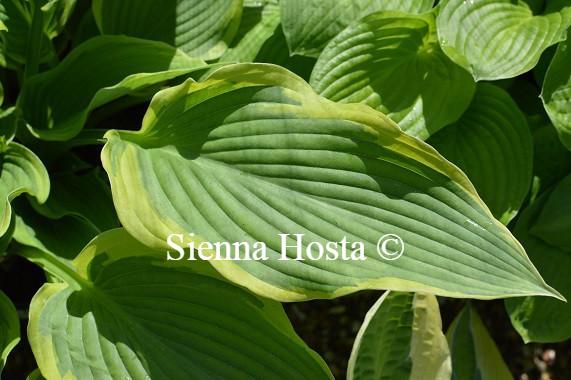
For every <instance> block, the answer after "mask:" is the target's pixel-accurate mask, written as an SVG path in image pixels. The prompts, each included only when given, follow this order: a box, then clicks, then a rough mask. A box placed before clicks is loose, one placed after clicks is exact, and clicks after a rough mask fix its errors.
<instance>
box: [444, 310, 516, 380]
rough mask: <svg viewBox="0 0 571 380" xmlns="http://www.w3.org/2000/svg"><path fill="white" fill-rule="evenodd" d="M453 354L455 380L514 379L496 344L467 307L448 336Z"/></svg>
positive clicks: (478, 318) (474, 313) (473, 312)
mask: <svg viewBox="0 0 571 380" xmlns="http://www.w3.org/2000/svg"><path fill="white" fill-rule="evenodd" d="M446 337H447V338H448V344H449V345H450V352H451V354H452V373H453V379H454V380H472V379H481V380H511V379H513V377H512V375H511V373H510V370H509V369H508V367H507V366H506V363H505V362H504V360H503V358H502V356H501V354H500V352H499V351H498V348H497V347H496V344H495V343H494V341H493V340H492V338H491V337H490V334H489V333H488V330H487V329H486V326H484V324H483V323H482V320H481V319H480V316H479V315H478V313H477V312H476V310H475V309H474V308H473V307H472V306H471V305H468V306H466V307H464V309H462V311H461V312H460V314H458V316H457V317H456V319H455V320H454V321H453V322H452V325H450V328H449V329H448V332H447V333H446Z"/></svg>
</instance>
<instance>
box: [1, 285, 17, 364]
mask: <svg viewBox="0 0 571 380" xmlns="http://www.w3.org/2000/svg"><path fill="white" fill-rule="evenodd" d="M19 341H20V320H19V318H18V312H17V311H16V308H15V307H14V304H12V301H10V299H9V298H8V297H7V296H6V295H5V294H4V292H2V291H1V290H0V375H1V374H2V369H3V368H4V364H5V363H6V358H7V357H8V354H10V351H12V349H13V348H14V346H16V345H17V344H18V342H19Z"/></svg>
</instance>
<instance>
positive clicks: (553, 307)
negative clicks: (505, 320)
mask: <svg viewBox="0 0 571 380" xmlns="http://www.w3.org/2000/svg"><path fill="white" fill-rule="evenodd" d="M570 179H571V177H567V179H566V182H567V186H568V184H569V180H570ZM560 186H561V185H560ZM560 190H562V189H560ZM555 191H557V190H555ZM554 195H555V197H554V199H551V198H552V197H553V196H554ZM568 198H569V195H568V194H567V201H568ZM558 200H561V199H559V197H557V195H556V194H555V192H551V193H548V194H545V195H544V196H543V197H540V198H539V199H538V200H537V201H536V202H535V203H534V204H533V205H532V206H530V207H529V208H527V209H526V210H525V211H524V212H523V213H522V215H521V217H520V218H519V219H518V223H517V225H516V228H515V234H516V236H517V237H518V239H520V241H521V242H522V244H523V245H524V247H526V249H527V250H528V251H529V253H530V257H531V259H532V260H533V262H534V263H535V264H536V265H537V267H538V268H539V269H540V270H541V273H542V274H544V275H545V277H546V278H547V279H548V280H549V281H551V282H552V283H553V285H554V286H557V288H558V289H560V290H561V292H562V294H563V295H564V296H567V297H571V279H570V278H569V276H568V270H569V268H570V267H571V251H570V250H567V251H565V250H563V249H561V248H558V247H557V246H554V245H551V244H549V243H547V242H546V241H544V240H542V239H540V238H538V237H537V236H534V234H533V233H530V230H531V231H533V228H534V227H535V226H536V225H538V217H540V215H541V214H542V212H544V211H545V206H546V204H547V203H548V202H552V203H555V202H556V201H558ZM557 206H559V207H561V208H562V209H563V210H564V209H565V208H566V207H568V205H567V204H566V203H564V202H559V203H557ZM539 226H541V223H539ZM564 234H565V235H566V236H568V230H567V231H565V233H564ZM506 308H507V310H508V313H509V315H510V318H511V321H512V325H513V326H514V327H515V329H516V330H517V331H518V333H519V334H520V335H521V337H522V338H523V340H524V341H525V342H526V343H527V342H559V341H563V340H566V339H569V338H570V337H571V305H570V304H569V303H565V302H560V301H558V302H552V301H546V300H543V299H541V298H538V297H525V298H518V299H514V300H508V301H506Z"/></svg>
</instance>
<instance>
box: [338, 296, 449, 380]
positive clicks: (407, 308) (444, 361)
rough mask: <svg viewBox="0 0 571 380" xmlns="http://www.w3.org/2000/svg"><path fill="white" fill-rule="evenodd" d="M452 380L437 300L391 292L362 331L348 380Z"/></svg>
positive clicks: (372, 311)
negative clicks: (372, 379)
mask: <svg viewBox="0 0 571 380" xmlns="http://www.w3.org/2000/svg"><path fill="white" fill-rule="evenodd" d="M450 375H451V364H450V352H449V351H448V344H447V342H446V338H445V336H444V334H443V333H442V321H441V319H440V312H439V310H438V302H437V300H436V297H434V296H432V295H420V294H412V293H398V292H386V293H385V294H384V295H383V296H382V297H381V298H380V299H379V300H378V301H377V302H376V303H375V304H374V305H373V306H372V307H371V309H370V310H369V312H368V313H367V316H366V317H365V321H364V322H363V324H362V326H361V328H360V329H359V333H358V334H357V338H356V339H355V343H354V345H353V350H352V352H351V358H350V359H349V366H348V370H347V379H348V380H360V379H363V380H365V379H371V378H374V379H410V380H420V379H434V380H446V379H450Z"/></svg>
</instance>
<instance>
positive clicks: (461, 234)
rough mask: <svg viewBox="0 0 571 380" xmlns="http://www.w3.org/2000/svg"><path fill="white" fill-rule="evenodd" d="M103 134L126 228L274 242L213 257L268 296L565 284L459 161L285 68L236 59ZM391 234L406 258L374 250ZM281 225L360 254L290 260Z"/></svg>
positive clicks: (504, 292) (530, 289)
mask: <svg viewBox="0 0 571 380" xmlns="http://www.w3.org/2000/svg"><path fill="white" fill-rule="evenodd" d="M106 138H107V143H106V145H105V147H104V149H103V151H102V161H103V166H104V168H105V170H106V171H107V173H108V175H109V178H110V181H111V190H112V194H113V200H114V203H115V208H116V209H117V212H118V215H119V219H120V220H121V222H122V224H123V225H124V226H125V227H126V229H127V230H128V231H129V233H131V234H132V235H133V236H135V237H136V238H137V239H139V240H140V241H142V242H144V243H145V244H148V245H149V246H152V247H156V248H158V249H163V252H165V251H166V249H170V248H169V246H168V245H167V242H166V241H167V237H168V236H169V235H170V234H184V236H185V239H184V242H181V243H183V245H184V244H186V243H189V242H193V241H195V242H196V243H197V244H198V242H200V241H205V240H206V241H210V242H220V241H228V242H249V243H251V244H253V243H254V242H255V241H261V242H264V243H265V244H266V246H267V251H266V253H267V258H268V260H251V261H247V260H244V261H228V260H213V261H211V264H212V265H213V266H214V267H215V268H216V269H217V270H218V271H220V272H221V273H222V274H223V275H224V276H226V277H228V278H229V279H231V280H232V281H234V282H237V283H239V284H241V285H244V286H246V287H248V288H250V289H252V290H253V291H254V292H257V293H259V294H262V295H264V296H267V297H270V298H274V299H278V300H288V301H291V300H303V299H309V298H315V297H322V298H324V297H336V296H340V295H343V294H347V293H351V292H355V291H358V290H360V289H371V288H374V289H384V288H388V289H392V290H401V291H430V292H433V293H435V294H439V295H447V296H454V297H476V298H494V297H505V296H516V295H525V294H542V295H556V292H555V291H553V290H552V289H551V288H550V287H548V286H547V285H546V284H545V283H544V282H543V280H542V279H541V277H540V275H539V273H538V272H537V271H536V270H535V268H534V267H533V266H532V264H531V263H530V262H529V260H528V258H527V256H526V254H525V252H524V250H523V249H522V248H521V246H520V245H519V243H518V242H517V241H516V240H515V238H513V236H512V235H511V234H510V232H509V231H508V230H507V229H506V228H505V227H504V226H503V225H502V224H501V223H500V222H498V221H497V220H495V219H494V218H493V217H492V215H491V213H490V212H489V210H488V208H487V207H486V206H485V204H484V203H483V202H482V201H481V200H480V198H479V197H478V195H477V194H476V192H475V190H474V188H473V186H472V184H471V183H470V182H469V180H468V179H467V177H466V176H465V175H464V174H463V173H462V172H461V171H460V170H458V169H457V167H456V166H454V165H452V164H451V163H449V162H448V161H446V160H445V159H444V158H443V157H442V156H440V155H439V154H438V153H437V152H436V151H435V150H434V149H432V148H431V147H430V146H429V145H427V144H425V143H423V142H421V141H419V140H417V139H415V138H413V137H410V136H408V135H406V134H405V133H403V132H402V131H401V130H400V129H399V128H398V127H397V126H396V125H395V124H394V123H393V122H391V121H390V119H388V118H387V117H386V116H384V115H383V114H381V113H379V112H377V111H374V110H373V109H371V108H369V107H367V106H365V105H362V104H337V103H334V102H331V101H329V100H327V99H325V98H323V97H320V96H318V95H317V94H316V93H315V92H314V91H313V90H312V89H311V87H310V86H309V85H308V84H307V83H306V82H304V81H303V80H302V79H301V78H299V77H297V76H295V75H294V74H292V73H291V72H289V71H287V70H285V69H283V68H280V67H277V66H273V65H264V64H236V65H228V66H226V67H224V68H221V69H219V70H217V71H216V72H215V73H214V74H212V75H211V76H210V77H209V78H208V79H206V80H204V81H203V82H200V83H195V82H193V81H192V80H188V81H187V82H185V83H184V84H182V85H180V86H177V87H173V88H171V89H168V90H164V91H162V92H159V93H158V94H157V95H156V96H155V97H154V99H153V101H152V102H151V105H150V108H149V110H148V112H147V114H146V115H145V118H144V121H143V126H142V129H141V130H140V131H138V132H129V131H110V132H108V133H107V135H106ZM187 233H188V234H189V233H194V234H195V236H194V237H191V236H190V235H187ZM389 233H392V234H397V235H399V236H400V237H401V238H402V240H403V241H404V243H405V248H404V251H405V253H404V255H403V256H402V257H401V258H400V259H398V260H392V261H388V260H384V259H382V258H381V257H380V256H379V255H378V254H377V250H376V245H377V242H378V239H379V238H380V237H381V236H382V235H384V234H389ZM278 234H305V237H304V240H303V242H302V245H303V250H302V251H303V252H301V257H302V258H306V259H307V258H308V256H307V255H306V253H305V252H306V251H305V249H306V248H307V245H308V244H309V243H310V242H312V241H315V242H318V243H321V244H325V242H326V241H331V242H339V241H341V240H342V239H343V238H344V237H346V239H347V240H348V241H349V242H361V243H362V244H363V248H364V249H363V251H364V255H365V260H363V261H361V260H342V259H341V257H339V259H337V260H326V258H325V257H323V256H322V257H321V259H317V260H305V261H299V260H291V258H292V257H297V254H298V251H297V250H296V249H295V248H289V249H287V250H286V251H287V252H285V253H287V257H288V258H290V259H288V260H279V258H281V256H282V255H281V238H280V236H279V235H278ZM286 244H287V245H295V240H294V238H293V236H291V235H290V237H289V239H288V240H287V241H286ZM349 247H350V246H349ZM313 248H314V251H313V253H314V254H315V253H316V251H315V247H313ZM338 248H339V249H340V248H341V247H338ZM171 250H172V249H171ZM341 253H342V252H341ZM346 253H347V255H346V256H348V255H349V253H351V252H350V249H348V250H347V252H346ZM239 254H240V257H241V258H245V251H244V250H243V249H242V251H241V252H239ZM175 256H176V255H175ZM357 256H358V255H357ZM165 257H166V252H165ZM357 258H359V257H357Z"/></svg>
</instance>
